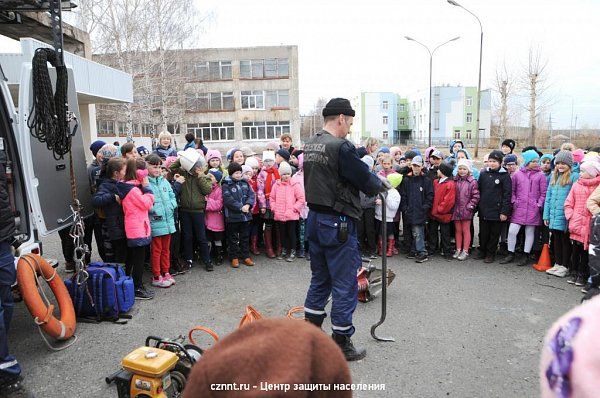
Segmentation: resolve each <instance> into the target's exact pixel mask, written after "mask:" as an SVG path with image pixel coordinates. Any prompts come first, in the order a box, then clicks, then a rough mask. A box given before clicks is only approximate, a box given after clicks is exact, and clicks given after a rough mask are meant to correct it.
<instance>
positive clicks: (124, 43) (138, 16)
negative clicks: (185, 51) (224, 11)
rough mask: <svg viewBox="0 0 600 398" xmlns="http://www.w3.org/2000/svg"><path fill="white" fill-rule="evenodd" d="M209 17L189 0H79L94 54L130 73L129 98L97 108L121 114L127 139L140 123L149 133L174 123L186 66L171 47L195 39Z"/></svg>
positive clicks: (177, 46)
mask: <svg viewBox="0 0 600 398" xmlns="http://www.w3.org/2000/svg"><path fill="white" fill-rule="evenodd" d="M209 17H210V16H209V15H206V16H202V17H201V16H200V15H199V13H198V11H197V9H196V8H195V6H194V1H193V0H153V1H152V2H148V1H144V0H81V1H80V7H79V18H80V25H81V26H82V27H84V29H87V30H88V32H89V33H90V35H91V38H92V44H93V48H94V52H95V53H96V56H95V57H96V59H97V60H98V61H99V62H101V63H104V64H106V65H109V66H113V67H116V68H118V69H121V70H123V71H125V72H127V73H130V74H132V76H133V77H134V103H133V104H125V105H119V106H103V107H100V110H99V111H101V112H105V114H103V116H107V117H111V116H116V115H119V116H120V117H119V118H123V117H124V118H126V120H127V121H126V125H127V126H126V131H127V137H128V139H131V138H132V135H133V131H134V126H137V125H138V124H140V123H141V124H142V129H143V130H146V131H145V132H146V134H148V133H149V132H148V131H147V130H148V129H150V130H151V135H152V136H153V138H154V135H155V134H156V130H157V128H156V127H158V130H165V129H166V128H167V125H168V124H173V125H174V126H175V128H177V127H178V122H179V119H180V118H181V114H182V112H183V109H184V107H183V106H182V102H183V101H184V99H183V94H182V92H183V85H184V83H185V72H184V71H185V69H186V68H185V66H184V65H178V63H177V57H176V56H175V55H174V54H173V50H176V49H182V48H186V47H188V46H189V45H191V44H193V43H194V42H196V41H197V38H198V33H199V32H200V29H201V26H202V23H203V22H204V21H205V20H206V19H207V18H209ZM111 119H112V120H117V119H118V118H116V117H111Z"/></svg>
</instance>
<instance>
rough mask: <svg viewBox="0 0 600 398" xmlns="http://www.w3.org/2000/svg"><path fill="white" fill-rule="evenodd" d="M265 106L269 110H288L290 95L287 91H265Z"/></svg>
mask: <svg viewBox="0 0 600 398" xmlns="http://www.w3.org/2000/svg"><path fill="white" fill-rule="evenodd" d="M265 96H266V100H267V102H266V104H267V109H269V108H289V107H290V95H289V91H288V90H276V91H266V92H265Z"/></svg>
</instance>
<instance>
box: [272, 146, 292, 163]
mask: <svg viewBox="0 0 600 398" xmlns="http://www.w3.org/2000/svg"><path fill="white" fill-rule="evenodd" d="M275 153H276V154H278V155H279V156H281V157H282V158H284V159H285V161H286V162H287V161H289V160H290V153H289V152H288V150H287V149H283V148H281V149H278V150H277V152H275Z"/></svg>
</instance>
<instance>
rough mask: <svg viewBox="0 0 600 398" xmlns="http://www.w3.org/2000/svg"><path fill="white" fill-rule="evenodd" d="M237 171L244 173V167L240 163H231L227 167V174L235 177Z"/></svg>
mask: <svg viewBox="0 0 600 398" xmlns="http://www.w3.org/2000/svg"><path fill="white" fill-rule="evenodd" d="M236 171H242V166H241V165H240V164H239V163H236V162H231V163H229V165H228V166H227V174H229V175H233V173H235V172H236Z"/></svg>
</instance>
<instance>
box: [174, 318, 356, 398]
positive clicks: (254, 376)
mask: <svg viewBox="0 0 600 398" xmlns="http://www.w3.org/2000/svg"><path fill="white" fill-rule="evenodd" d="M231 383H237V384H238V385H239V384H240V383H245V384H249V385H250V390H249V391H215V390H214V388H213V389H211V385H213V386H214V385H215V384H231ZM261 383H272V384H288V385H289V386H290V390H289V391H287V392H284V391H281V390H279V391H277V390H274V391H265V390H261ZM350 383H352V381H351V377H350V369H349V368H348V364H347V363H346V360H345V359H344V355H343V354H342V351H341V350H340V349H339V348H338V346H337V344H336V343H335V342H334V341H333V340H332V339H331V337H330V336H328V335H327V334H325V333H323V331H322V330H320V329H319V328H317V327H315V326H314V325H312V324H310V323H308V322H304V321H298V320H291V319H273V318H270V319H261V320H258V321H255V322H252V323H250V324H248V325H246V326H244V327H242V328H240V329H237V330H236V331H235V332H233V333H231V334H230V335H228V336H227V337H225V338H224V339H223V340H221V341H219V342H218V343H217V344H215V346H214V347H212V348H210V349H209V350H207V351H206V352H205V353H204V355H203V356H202V358H200V360H199V361H198V362H197V363H196V365H194V368H193V369H192V372H191V374H190V378H189V380H188V383H187V386H186V388H185V390H184V392H183V396H184V398H200V397H202V398H210V397H219V398H223V397H244V398H249V397H271V398H272V397H282V398H283V397H285V398H304V397H323V398H325V397H328V398H329V397H333V398H347V397H352V391H345V390H344V391H334V389H333V385H334V384H350ZM294 384H326V385H330V386H331V389H330V390H329V391H322V390H321V391H319V390H316V391H300V390H297V391H294ZM253 386H256V388H253Z"/></svg>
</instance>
